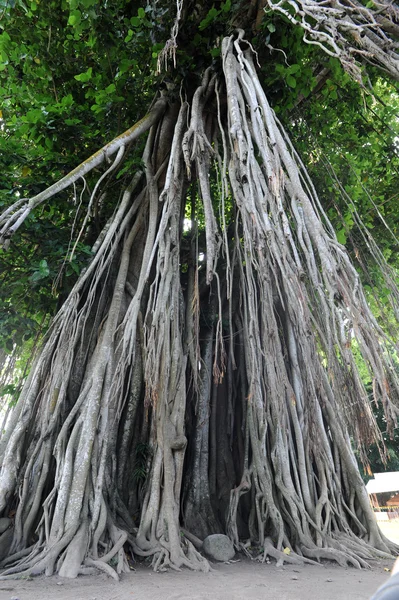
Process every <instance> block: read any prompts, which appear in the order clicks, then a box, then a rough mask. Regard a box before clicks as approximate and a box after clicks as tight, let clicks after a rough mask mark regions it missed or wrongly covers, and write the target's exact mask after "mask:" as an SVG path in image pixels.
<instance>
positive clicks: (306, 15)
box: [267, 0, 399, 82]
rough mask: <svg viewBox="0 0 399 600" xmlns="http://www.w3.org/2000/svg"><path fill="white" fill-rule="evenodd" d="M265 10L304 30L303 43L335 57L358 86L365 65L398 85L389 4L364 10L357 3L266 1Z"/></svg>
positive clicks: (394, 14)
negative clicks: (277, 14)
mask: <svg viewBox="0 0 399 600" xmlns="http://www.w3.org/2000/svg"><path fill="white" fill-rule="evenodd" d="M267 10H272V11H274V12H276V13H280V14H282V15H284V17H286V18H287V19H288V20H289V21H291V22H292V23H294V24H295V25H299V26H300V27H302V29H303V30H304V33H305V35H304V41H305V42H307V43H308V44H315V45H317V46H319V47H320V48H322V50H324V52H326V53H327V54H328V55H329V56H335V57H337V58H338V59H339V60H340V61H341V63H342V65H343V67H344V69H345V70H346V71H348V73H349V74H350V75H351V76H352V77H353V78H354V79H356V80H357V81H359V82H362V74H361V68H360V67H361V64H362V62H363V61H367V62H369V63H370V64H372V65H375V66H378V67H379V68H380V69H381V70H382V71H385V72H386V73H388V74H389V75H390V76H391V77H392V78H393V79H395V80H396V81H399V51H398V48H399V45H398V36H399V9H398V8H397V7H396V6H394V4H393V3H391V2H385V1H384V0H383V1H381V2H373V4H372V5H371V6H370V5H367V6H364V5H363V4H361V2H359V1H358V0H355V1H354V2H347V1H346V0H338V1H337V0H334V1H327V2H323V3H320V2H317V0H294V1H290V2H285V1H284V0H279V1H278V2H275V1H274V0H267Z"/></svg>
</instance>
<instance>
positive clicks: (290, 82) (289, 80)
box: [286, 75, 296, 88]
mask: <svg viewBox="0 0 399 600" xmlns="http://www.w3.org/2000/svg"><path fill="white" fill-rule="evenodd" d="M286 81H287V83H288V85H289V86H290V87H291V88H296V79H295V77H292V75H288V77H287V80H286Z"/></svg>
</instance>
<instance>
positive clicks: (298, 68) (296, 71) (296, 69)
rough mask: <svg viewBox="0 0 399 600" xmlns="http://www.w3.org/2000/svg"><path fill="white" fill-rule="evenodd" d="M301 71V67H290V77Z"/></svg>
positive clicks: (288, 71)
mask: <svg viewBox="0 0 399 600" xmlns="http://www.w3.org/2000/svg"><path fill="white" fill-rule="evenodd" d="M300 70H301V65H290V66H289V67H288V69H287V74H288V75H293V74H294V73H298V71H300Z"/></svg>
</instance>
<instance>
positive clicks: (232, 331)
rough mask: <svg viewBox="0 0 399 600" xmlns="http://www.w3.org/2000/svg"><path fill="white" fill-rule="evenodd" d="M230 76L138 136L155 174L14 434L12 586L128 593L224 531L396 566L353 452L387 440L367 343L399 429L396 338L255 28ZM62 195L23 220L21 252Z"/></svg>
mask: <svg viewBox="0 0 399 600" xmlns="http://www.w3.org/2000/svg"><path fill="white" fill-rule="evenodd" d="M222 66H223V70H222V72H221V73H215V72H213V71H212V70H211V69H208V70H207V71H206V72H205V74H204V77H203V79H202V83H201V85H200V86H199V87H198V88H197V89H196V90H195V91H194V93H193V94H191V96H188V99H187V100H184V101H183V100H181V99H179V100H173V101H170V102H167V99H166V98H164V97H163V98H161V99H160V100H159V101H158V102H157V103H156V104H155V106H154V108H153V110H152V111H151V113H150V114H149V116H148V117H146V118H144V119H143V120H142V121H141V122H140V125H139V127H138V128H132V130H129V131H131V132H133V131H134V132H136V133H134V135H138V134H140V133H141V134H143V133H144V132H145V131H146V130H149V133H148V137H147V142H146V147H145V151H144V155H143V159H142V164H143V168H142V169H141V170H138V171H137V172H136V173H132V179H131V182H130V184H129V185H128V186H127V187H126V188H125V189H124V191H123V194H122V195H121V199H120V201H119V203H118V205H117V207H116V209H115V213H114V217H113V219H112V220H111V221H110V222H109V223H108V225H107V226H106V227H105V229H104V231H103V232H102V234H101V235H100V237H99V239H98V241H97V242H96V244H95V246H94V248H93V252H94V254H93V258H92V261H91V263H90V264H89V265H88V267H87V269H86V270H85V272H83V273H82V274H81V276H80V278H79V280H78V281H77V283H76V285H75V287H74V288H73V290H72V292H71V294H70V296H69V297H68V299H67V300H66V302H65V303H64V305H63V306H62V308H61V310H60V311H59V313H58V315H57V316H56V318H55V320H54V322H53V324H52V327H51V329H50V332H49V334H48V335H47V338H46V340H45V342H44V345H43V348H42V350H41V353H40V354H39V356H38V359H37V360H36V362H35V364H34V365H33V367H32V369H31V373H30V375H29V378H28V381H27V383H26V385H25V387H24V389H23V392H22V395H21V398H20V400H19V402H18V405H17V407H16V408H15V410H14V412H13V414H12V415H11V416H10V418H9V420H8V428H7V431H6V432H5V434H4V435H3V437H2V440H1V448H0V450H1V456H0V458H1V465H2V466H1V473H0V511H1V512H2V514H3V515H5V516H7V515H8V514H9V512H10V511H11V510H15V511H16V512H15V519H14V523H13V528H12V533H10V530H8V531H7V532H6V534H7V535H6V534H3V536H2V537H1V538H0V553H1V555H2V556H3V562H2V567H3V572H2V575H1V577H3V578H7V577H15V576H26V575H32V574H39V573H42V572H45V573H46V574H47V575H50V574H52V573H54V572H58V573H59V574H60V575H62V576H65V577H76V576H77V575H78V574H79V573H81V572H85V570H86V569H87V568H88V567H96V568H98V569H100V570H101V571H104V572H106V573H108V574H109V575H111V576H112V577H114V578H116V579H117V578H118V577H119V574H120V573H122V572H124V571H126V570H128V569H129V566H128V562H127V557H126V552H127V551H128V550H129V551H132V552H133V553H134V554H135V555H137V556H140V557H150V559H151V560H152V564H153V567H154V569H156V570H162V569H165V568H167V567H172V568H174V569H180V568H181V567H182V566H187V567H189V568H192V569H202V570H208V569H209V564H208V562H207V560H206V559H205V558H204V557H203V556H202V555H201V554H200V552H199V549H200V547H201V542H200V540H198V536H199V537H201V538H203V537H204V536H206V535H207V534H209V533H225V532H226V533H227V534H228V535H229V536H230V538H231V540H232V541H233V542H234V545H235V547H236V549H238V550H240V549H241V550H243V551H245V552H248V548H249V547H250V546H251V547H253V548H256V549H257V550H256V552H255V555H256V556H257V557H258V558H259V559H260V560H263V561H264V560H265V559H266V557H267V556H272V557H273V558H275V559H276V560H277V561H278V562H279V563H282V562H284V561H286V562H294V563H297V562H301V561H306V562H314V561H318V560H320V559H324V558H326V559H332V560H336V561H337V562H338V563H339V564H343V565H346V564H351V565H354V566H356V567H361V566H366V565H367V560H369V559H371V558H373V557H376V556H380V557H381V556H387V555H389V554H390V553H392V552H396V547H395V546H394V545H393V544H392V543H391V542H389V541H388V540H386V539H385V538H384V537H383V535H382V534H381V532H380V531H379V529H378V527H377V525H376V522H375V519H374V515H373V512H372V509H371V507H370V504H369V501H368V497H367V493H366V490H365V487H364V485H363V483H362V479H361V477H360V474H359V471H358V468H357V464H356V461H355V458H354V455H353V451H352V447H351V440H352V444H354V445H355V446H356V447H358V448H359V451H360V452H361V451H362V448H363V444H364V443H367V442H368V441H369V440H371V439H373V440H376V439H377V440H378V439H380V433H379V431H378V429H377V426H376V423H375V421H374V417H373V414H372V411H371V409H370V406H369V402H368V397H367V393H366V391H365V389H364V387H363V385H362V382H361V380H360V377H359V375H358V370H357V365H356V361H355V358H354V355H353V352H352V349H353V343H352V342H353V340H354V339H356V342H357V345H358V348H359V349H360V352H361V354H362V356H363V359H364V361H365V364H366V365H367V367H368V368H369V369H370V371H371V372H372V373H373V377H374V392H375V400H376V401H377V402H382V404H383V406H384V408H385V412H386V416H387V418H388V420H392V417H396V414H397V409H396V407H395V404H394V403H393V401H394V400H395V399H396V398H397V396H398V392H399V386H398V381H397V379H396V378H395V376H394V375H393V370H392V369H391V366H392V365H391V363H390V358H389V354H388V353H387V352H385V350H384V344H385V341H386V340H385V335H384V332H383V331H382V330H381V329H380V328H379V326H378V324H377V322H376V321H375V319H374V317H373V315H372V313H371V311H370V309H369V308H368V306H367V304H366V301H365V297H364V294H363V291H362V287H361V284H360V281H359V276H358V274H357V272H356V270H355V268H354V267H353V266H352V265H351V263H350V260H349V258H348V255H347V253H346V251H345V248H344V247H343V246H341V245H340V244H339V243H338V241H337V239H336V236H335V233H334V230H333V228H332V226H331V224H330V223H329V221H328V219H327V217H326V215H325V213H324V211H323V209H322V207H321V205H320V202H319V199H318V197H317V195H316V192H315V190H314V187H313V186H312V183H311V181H310V180H309V178H308V176H307V173H306V170H305V169H304V166H303V164H302V163H301V160H300V158H299V157H298V155H297V154H296V152H295V150H294V148H293V147H292V145H291V144H290V141H289V139H288V137H287V135H286V133H285V131H284V129H283V127H282V126H281V124H280V123H279V121H278V119H277V118H276V116H275V114H274V112H273V110H272V109H271V108H270V105H269V103H268V100H267V97H266V95H265V92H264V90H263V89H262V86H261V84H260V81H259V79H258V76H257V73H256V68H255V65H254V53H253V51H252V48H251V47H250V45H249V44H248V42H246V41H245V39H244V37H243V32H241V31H239V32H238V34H234V35H232V36H230V37H227V38H225V39H224V40H223V43H222ZM131 135H133V134H132V133H131V134H130V133H129V135H127V136H125V137H124V136H120V137H119V138H117V140H115V141H114V142H111V143H110V144H108V145H107V147H106V148H111V149H112V153H116V158H115V159H114V162H113V163H112V164H111V166H110V167H109V168H108V169H107V171H106V172H105V173H104V174H103V175H102V176H101V178H100V180H99V182H98V185H97V186H96V188H95V189H94V191H93V194H92V196H91V198H90V200H89V208H90V204H91V203H92V202H93V199H94V197H95V195H96V194H99V193H101V185H102V182H103V181H105V180H107V178H110V177H113V176H114V175H115V173H116V172H117V170H118V168H119V166H120V161H121V159H122V155H123V153H124V152H125V141H127V140H131ZM108 154H110V152H108ZM95 156H97V155H95ZM87 165H89V166H90V168H93V167H94V166H97V165H98V160H97V158H96V159H90V160H89V161H87ZM82 168H84V169H86V167H78V168H77V169H75V171H73V172H72V174H71V175H70V176H68V177H67V178H65V180H63V182H61V183H60V185H62V186H64V185H67V184H69V183H72V182H74V181H76V177H79V176H81V173H82ZM87 168H89V167H87ZM85 172H87V171H85ZM75 175H76V177H75ZM59 189H61V188H60V187H59V186H57V185H56V186H52V188H49V190H48V191H47V192H43V193H42V194H40V195H39V196H38V197H36V199H34V200H33V201H30V202H27V203H25V204H24V203H23V202H22V201H21V202H19V203H17V205H15V206H14V207H11V209H9V210H8V211H7V214H4V215H3V217H2V223H3V229H2V236H3V239H4V240H6V241H7V240H8V239H9V236H10V235H12V234H13V233H14V232H15V231H16V229H17V228H18V227H20V226H21V225H22V222H23V219H24V218H25V217H26V214H28V213H29V212H30V210H32V209H33V208H34V206H36V205H37V204H38V203H39V202H42V201H44V200H45V198H47V197H49V195H51V194H54V193H56V192H57V190H59ZM187 214H189V215H190V216H191V219H190V220H191V228H189V229H188V230H187V227H186V228H185V227H184V224H185V222H186V221H187V216H186V215H187ZM350 438H351V439H350ZM182 527H183V528H182ZM4 548H5V549H6V551H5V552H3V550H4Z"/></svg>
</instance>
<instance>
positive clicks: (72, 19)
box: [68, 10, 82, 26]
mask: <svg viewBox="0 0 399 600" xmlns="http://www.w3.org/2000/svg"><path fill="white" fill-rule="evenodd" d="M81 20H82V13H81V12H80V10H74V11H72V12H71V14H70V15H69V19H68V25H72V26H75V25H79V23H80V22H81Z"/></svg>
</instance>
